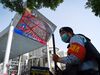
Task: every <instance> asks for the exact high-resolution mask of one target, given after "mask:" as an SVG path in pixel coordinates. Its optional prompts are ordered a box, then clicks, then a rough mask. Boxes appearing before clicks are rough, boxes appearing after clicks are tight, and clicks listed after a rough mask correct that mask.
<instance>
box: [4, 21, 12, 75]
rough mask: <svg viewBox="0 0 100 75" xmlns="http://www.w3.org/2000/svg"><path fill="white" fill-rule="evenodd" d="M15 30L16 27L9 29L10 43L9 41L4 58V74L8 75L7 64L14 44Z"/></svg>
mask: <svg viewBox="0 0 100 75" xmlns="http://www.w3.org/2000/svg"><path fill="white" fill-rule="evenodd" d="M13 30H14V26H12V22H11V26H10V29H9V35H8V41H7V47H6V52H5V58H4V65H3V74H4V75H7V64H8V62H9V56H10V50H11V44H12V38H13Z"/></svg>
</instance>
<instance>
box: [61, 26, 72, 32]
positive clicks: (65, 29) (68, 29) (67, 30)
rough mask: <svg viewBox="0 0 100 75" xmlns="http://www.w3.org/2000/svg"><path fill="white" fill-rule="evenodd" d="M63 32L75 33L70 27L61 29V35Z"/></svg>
mask: <svg viewBox="0 0 100 75" xmlns="http://www.w3.org/2000/svg"><path fill="white" fill-rule="evenodd" d="M62 31H66V32H71V33H73V29H72V28H70V27H62V28H60V30H59V33H61V32H62Z"/></svg>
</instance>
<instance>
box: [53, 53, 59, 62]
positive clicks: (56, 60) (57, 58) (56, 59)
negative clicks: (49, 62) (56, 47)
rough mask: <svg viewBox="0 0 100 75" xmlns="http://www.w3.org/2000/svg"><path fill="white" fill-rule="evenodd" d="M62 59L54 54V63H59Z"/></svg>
mask: <svg viewBox="0 0 100 75" xmlns="http://www.w3.org/2000/svg"><path fill="white" fill-rule="evenodd" d="M59 60H60V57H59V56H58V55H57V54H53V61H55V62H59Z"/></svg>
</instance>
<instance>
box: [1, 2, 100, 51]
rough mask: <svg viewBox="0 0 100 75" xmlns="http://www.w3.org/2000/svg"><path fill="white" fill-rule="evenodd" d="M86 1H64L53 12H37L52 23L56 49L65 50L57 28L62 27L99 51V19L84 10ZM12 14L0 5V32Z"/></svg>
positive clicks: (48, 10)
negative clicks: (66, 27) (85, 39)
mask: <svg viewBox="0 0 100 75" xmlns="http://www.w3.org/2000/svg"><path fill="white" fill-rule="evenodd" d="M86 1H87V0H64V2H63V3H62V4H60V5H59V6H58V7H57V9H56V10H55V11H53V10H50V9H47V8H42V9H40V10H39V11H40V12H41V13H42V14H43V15H44V16H45V17H47V18H48V19H49V20H50V21H51V22H53V23H54V24H55V25H56V26H57V29H56V30H55V32H54V34H55V42H56V47H58V48H59V49H60V50H64V51H66V50H67V44H66V43H63V42H62V41H61V39H60V36H59V28H60V27H63V26H69V27H72V28H73V30H74V32H75V33H76V34H78V33H81V34H84V35H86V36H87V37H89V38H90V39H91V40H92V43H93V44H94V45H95V47H96V48H97V49H98V50H99V51H100V46H99V44H100V35H99V34H100V33H99V32H100V18H99V17H96V16H95V15H94V14H93V13H92V12H91V10H90V9H85V3H86ZM14 14H15V13H14V12H9V10H8V9H3V8H2V6H1V5H0V31H2V30H3V29H4V28H5V27H6V26H8V25H9V23H10V21H11V19H12V18H13V16H14Z"/></svg>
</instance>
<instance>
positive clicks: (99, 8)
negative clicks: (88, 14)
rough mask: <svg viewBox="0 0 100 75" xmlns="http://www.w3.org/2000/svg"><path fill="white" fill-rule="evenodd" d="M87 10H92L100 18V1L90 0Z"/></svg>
mask: <svg viewBox="0 0 100 75" xmlns="http://www.w3.org/2000/svg"><path fill="white" fill-rule="evenodd" d="M86 8H91V9H92V12H94V13H95V15H96V16H99V17H100V0H88V1H87V2H86Z"/></svg>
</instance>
